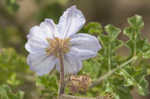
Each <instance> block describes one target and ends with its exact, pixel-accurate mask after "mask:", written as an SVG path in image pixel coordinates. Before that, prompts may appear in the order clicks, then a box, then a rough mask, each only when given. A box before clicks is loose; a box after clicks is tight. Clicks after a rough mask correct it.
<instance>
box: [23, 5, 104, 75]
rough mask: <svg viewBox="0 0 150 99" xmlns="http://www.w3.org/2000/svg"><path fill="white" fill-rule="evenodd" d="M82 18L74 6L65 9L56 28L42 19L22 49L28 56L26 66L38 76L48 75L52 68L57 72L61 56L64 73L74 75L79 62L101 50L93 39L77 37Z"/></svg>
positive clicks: (81, 25) (82, 23)
mask: <svg viewBox="0 0 150 99" xmlns="http://www.w3.org/2000/svg"><path fill="white" fill-rule="evenodd" d="M84 23H85V18H84V16H83V14H82V12H81V11H80V10H78V9H77V8H76V6H72V7H70V8H68V9H67V10H66V11H65V12H64V14H63V15H62V16H61V17H60V20H59V23H58V24H55V23H54V22H53V20H52V19H45V21H44V22H42V23H41V24H40V25H39V26H34V27H32V28H31V30H30V33H29V34H28V36H27V38H28V41H27V43H26V45H25V48H26V50H27V51H28V52H29V53H30V54H29V55H28V58H27V63H28V64H29V65H30V68H31V70H33V71H35V72H37V74H38V75H43V74H47V73H49V72H50V71H51V70H52V69H53V68H54V67H55V66H56V69H57V70H58V71H59V70H60V62H59V59H58V55H59V53H60V52H61V53H63V58H64V72H65V74H67V73H72V74H73V73H77V72H78V71H79V70H80V69H81V68H82V61H83V60H85V59H88V58H91V57H95V56H96V55H97V52H98V51H99V50H100V48H101V46H100V44H99V42H98V40H97V38H96V37H94V36H91V35H89V34H83V33H78V34H76V33H77V32H78V31H79V30H80V29H81V28H82V27H83V25H84Z"/></svg>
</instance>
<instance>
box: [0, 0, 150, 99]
mask: <svg viewBox="0 0 150 99" xmlns="http://www.w3.org/2000/svg"><path fill="white" fill-rule="evenodd" d="M36 1H37V2H39V3H38V6H40V9H39V10H38V11H37V12H36V14H35V15H36V16H35V17H36V19H37V21H38V22H40V21H43V20H44V18H52V19H54V20H55V22H58V19H59V16H61V14H62V12H63V6H62V5H61V4H60V2H66V1H67V0H65V1H63V0H61V1H60V0H58V2H59V3H58V2H55V3H53V4H50V3H48V4H46V5H44V6H41V5H40V4H41V2H42V1H43V0H36ZM6 5H7V6H6V8H7V10H8V11H9V13H14V12H16V11H17V10H18V8H19V5H18V4H17V2H16V0H6ZM35 17H34V18H35ZM128 23H129V26H128V27H126V28H125V29H124V30H123V34H124V36H127V37H128V40H127V41H126V42H124V41H123V40H120V39H118V36H119V35H121V30H120V29H119V28H118V27H115V26H113V25H110V24H109V25H106V26H105V27H104V28H103V27H102V25H101V24H100V23H98V22H90V23H88V24H87V25H86V26H85V27H84V28H83V29H82V30H81V32H84V33H89V34H92V35H95V36H96V37H97V38H98V40H99V41H100V43H101V45H102V49H101V50H100V51H99V53H98V55H97V56H96V57H95V58H92V59H89V60H87V61H84V62H83V65H84V66H83V68H82V70H81V71H80V72H79V73H78V75H88V76H90V77H91V79H92V82H95V81H97V79H99V77H103V76H104V75H106V74H107V73H110V72H111V71H113V70H114V69H116V68H118V67H119V66H121V64H124V63H126V62H127V61H128V60H130V59H131V58H133V57H135V56H136V57H137V59H136V60H135V61H132V62H130V63H128V64H126V65H125V66H124V67H120V68H119V69H117V70H116V71H115V72H114V73H112V75H110V76H108V77H106V78H105V79H103V80H102V81H101V83H100V84H98V85H97V86H95V87H93V88H92V89H89V90H88V91H87V92H85V93H86V94H85V93H76V94H75V95H78V96H85V95H86V96H92V97H95V96H109V95H110V96H111V97H113V98H114V99H132V95H131V90H133V89H134V88H136V89H137V93H138V94H140V95H143V96H145V95H147V94H148V93H149V90H148V81H147V80H146V78H145V77H146V76H148V75H149V74H150V65H149V62H148V61H147V59H150V43H149V42H148V39H147V38H145V37H142V34H141V29H142V28H143V27H144V22H143V20H142V17H141V16H139V15H135V16H133V17H131V18H129V19H128ZM18 28H19V27H16V26H7V27H5V28H3V27H1V28H0V48H3V47H4V48H5V49H0V99H31V95H30V94H35V93H36V94H35V96H37V97H40V99H56V97H57V92H58V84H59V77H58V75H57V73H56V72H54V73H52V74H51V75H44V76H42V77H37V78H35V76H34V75H31V73H30V71H29V69H28V66H27V64H26V58H25V56H24V55H21V54H18V53H17V52H16V51H15V50H14V49H12V48H8V47H14V48H16V50H17V51H19V52H22V53H23V54H25V53H24V41H25V39H22V36H21V33H20V31H19V29H18ZM121 47H127V48H128V49H129V51H130V53H129V56H119V54H118V50H120V48H121ZM29 75H30V76H29ZM26 87H27V88H26ZM29 87H31V88H29ZM20 89H23V91H24V93H23V92H22V91H19V90H20ZM65 91H66V93H70V92H69V91H70V90H69V89H68V88H66V89H65Z"/></svg>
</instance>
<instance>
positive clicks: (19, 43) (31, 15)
mask: <svg viewBox="0 0 150 99" xmlns="http://www.w3.org/2000/svg"><path fill="white" fill-rule="evenodd" d="M71 5H77V7H78V8H79V9H81V11H82V12H83V14H84V15H85V17H86V20H87V22H91V21H96V22H100V23H101V24H102V25H103V26H105V25H106V24H113V25H115V26H117V27H119V28H124V27H125V26H127V25H128V24H127V18H128V17H131V16H133V15H135V14H139V15H141V16H143V19H144V22H145V27H144V29H143V35H144V36H147V37H148V38H150V35H149V32H150V0H0V49H2V48H10V47H11V48H15V50H16V51H17V53H20V54H21V55H24V54H25V55H27V52H26V51H25V49H24V44H25V42H26V35H27V34H28V32H29V29H30V28H31V27H32V26H34V25H37V24H39V23H40V22H41V21H43V20H44V18H52V19H53V20H55V22H56V23H57V22H58V19H59V17H60V16H61V15H62V13H63V11H64V10H65V9H66V8H68V7H70V6H71ZM120 39H123V40H126V38H125V37H124V36H122V35H120ZM120 53H121V54H122V55H124V54H125V53H126V49H122V50H121V51H120ZM0 72H1V71H0ZM28 79H30V78H28ZM0 81H1V80H0ZM0 83H1V82H0ZM26 83H27V84H28V85H30V86H32V87H31V88H33V87H35V86H34V85H32V84H31V82H26ZM22 89H26V88H22ZM26 90H30V89H26ZM133 96H134V99H150V95H149V96H146V97H141V96H138V95H137V94H136V93H135V91H133ZM34 99H37V98H34Z"/></svg>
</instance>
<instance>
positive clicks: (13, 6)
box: [5, 0, 19, 13]
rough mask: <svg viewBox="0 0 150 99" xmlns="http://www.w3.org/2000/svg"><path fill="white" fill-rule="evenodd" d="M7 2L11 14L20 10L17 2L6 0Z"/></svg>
mask: <svg viewBox="0 0 150 99" xmlns="http://www.w3.org/2000/svg"><path fill="white" fill-rule="evenodd" d="M5 2H6V6H7V10H8V12H9V13H14V12H16V11H17V10H18V9H19V5H18V4H17V2H16V0H5Z"/></svg>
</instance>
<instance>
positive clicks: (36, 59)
mask: <svg viewBox="0 0 150 99" xmlns="http://www.w3.org/2000/svg"><path fill="white" fill-rule="evenodd" d="M56 62H57V59H56V57H54V56H46V55H45V54H44V53H37V54H29V56H28V58H27V63H28V65H30V69H31V70H33V71H35V72H36V73H37V74H38V75H40V76H42V75H44V74H47V73H49V72H50V71H51V70H52V69H53V68H54V66H55V64H56Z"/></svg>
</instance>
